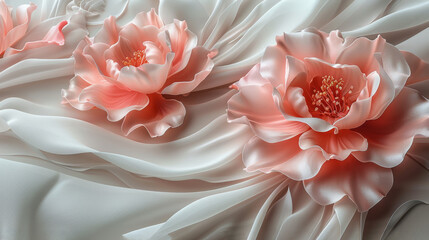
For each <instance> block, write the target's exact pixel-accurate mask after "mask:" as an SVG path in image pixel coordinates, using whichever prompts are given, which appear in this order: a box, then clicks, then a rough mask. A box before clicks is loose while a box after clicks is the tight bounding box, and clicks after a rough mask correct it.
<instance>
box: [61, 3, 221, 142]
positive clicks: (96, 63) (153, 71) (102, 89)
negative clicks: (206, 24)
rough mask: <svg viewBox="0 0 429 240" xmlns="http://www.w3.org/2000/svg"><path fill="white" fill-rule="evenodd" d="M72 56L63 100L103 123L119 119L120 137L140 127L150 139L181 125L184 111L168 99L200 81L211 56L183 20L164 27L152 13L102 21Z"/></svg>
mask: <svg viewBox="0 0 429 240" xmlns="http://www.w3.org/2000/svg"><path fill="white" fill-rule="evenodd" d="M73 55H74V58H75V74H76V75H75V77H74V78H73V79H72V80H71V82H70V86H69V89H68V90H63V97H64V99H65V102H68V103H70V104H71V105H72V106H73V107H75V108H77V109H79V110H89V109H91V108H93V107H97V108H100V109H103V110H105V111H106V112H107V114H108V116H107V118H108V120H109V121H113V122H115V121H119V120H121V119H123V122H122V130H123V132H124V133H125V134H129V133H130V132H132V131H133V130H135V129H136V128H138V127H142V126H143V127H145V128H146V129H147V131H148V132H149V134H150V136H151V137H156V136H160V135H163V134H164V133H165V131H166V130H167V129H168V128H170V127H178V126H180V125H181V124H182V122H183V119H184V117H185V112H186V111H185V107H184V106H183V104H182V103H181V102H179V101H177V100H175V99H172V98H171V97H172V96H174V95H182V94H188V93H190V92H191V91H192V90H194V88H195V87H197V86H198V84H200V83H201V82H202V81H203V80H204V79H205V77H206V76H207V75H208V74H209V73H210V71H211V69H212V68H213V62H212V60H211V58H212V57H213V55H214V53H213V52H210V51H208V50H207V49H204V48H202V47H199V46H197V37H196V36H195V35H194V34H193V33H192V32H190V31H189V30H188V28H187V25H186V22H185V21H178V20H175V21H174V22H173V23H171V24H167V25H164V24H163V22H162V20H161V19H160V18H159V17H158V15H156V13H155V11H154V10H152V11H150V12H149V13H139V14H138V15H137V16H136V17H135V19H134V20H133V21H132V22H131V23H129V24H127V25H125V26H123V27H119V26H117V24H116V21H115V18H113V17H110V18H108V19H107V20H106V21H105V22H104V26H103V28H102V29H101V31H100V32H99V33H97V35H96V36H95V37H94V39H86V40H84V41H82V42H81V43H80V45H79V46H78V48H77V49H76V50H75V52H74V53H73ZM167 96H169V97H167Z"/></svg>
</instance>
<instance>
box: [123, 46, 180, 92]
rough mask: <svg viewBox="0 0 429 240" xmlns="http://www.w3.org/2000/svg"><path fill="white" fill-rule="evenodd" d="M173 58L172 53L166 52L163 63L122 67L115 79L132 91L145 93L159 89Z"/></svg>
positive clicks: (163, 82)
mask: <svg viewBox="0 0 429 240" xmlns="http://www.w3.org/2000/svg"><path fill="white" fill-rule="evenodd" d="M173 58H174V53H168V54H167V56H166V60H165V63H164V64H151V63H146V64H143V65H141V66H140V67H134V66H128V67H123V68H122V69H121V72H120V73H119V76H118V79H117V80H118V82H119V83H120V84H122V85H124V86H126V87H127V88H129V89H130V90H133V91H137V92H141V93H145V94H149V93H155V92H158V91H161V88H162V86H163V85H164V84H165V81H166V80H167V76H168V71H169V69H170V66H171V62H172V61H173Z"/></svg>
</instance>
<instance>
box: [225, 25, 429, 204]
mask: <svg viewBox="0 0 429 240" xmlns="http://www.w3.org/2000/svg"><path fill="white" fill-rule="evenodd" d="M276 40H277V44H276V45H274V46H270V47H268V48H267V49H266V50H265V53H264V55H263V57H262V59H261V61H260V63H259V64H257V65H255V66H254V67H253V68H252V69H251V70H250V72H249V73H248V74H247V75H246V76H245V77H243V78H242V79H240V81H238V82H237V83H235V84H234V85H233V86H232V88H234V89H236V90H238V93H236V94H235V95H234V96H233V97H232V98H231V99H230V100H229V102H228V121H229V122H231V123H242V124H248V125H249V126H250V127H251V129H252V130H253V132H254V134H255V136H254V137H253V138H251V139H250V140H249V142H248V143H247V144H246V145H245V147H244V149H243V162H244V164H245V166H246V170H247V171H260V172H264V173H270V172H281V173H283V174H284V175H286V176H287V177H289V178H291V179H294V180H297V181H301V180H302V181H303V184H304V188H305V189H306V191H307V192H308V194H309V195H310V196H311V197H312V198H313V199H314V200H315V201H316V202H318V203H319V204H322V205H328V204H332V203H335V202H337V201H339V200H340V199H342V198H343V197H345V196H348V198H350V199H351V200H352V201H353V202H354V203H355V204H356V206H357V208H358V209H359V211H367V210H369V209H370V208H371V207H372V206H374V205H375V204H376V203H377V202H379V201H380V200H381V199H382V198H383V197H384V196H385V195H386V194H387V193H388V192H389V190H390V188H391V187H392V185H393V175H392V171H391V168H393V167H395V166H397V165H398V164H400V163H401V162H402V161H403V159H404V155H405V154H406V153H407V151H408V149H409V148H410V147H411V145H412V143H413V139H414V138H415V137H419V136H428V135H429V102H428V100H427V99H426V98H424V97H423V96H421V95H420V94H419V93H418V92H417V91H416V90H414V89H411V88H409V87H407V84H408V82H407V80H408V79H409V77H410V75H411V74H412V72H411V71H410V66H409V65H408V63H407V60H406V58H405V57H404V56H405V54H403V53H401V52H400V51H399V50H398V49H396V48H395V47H394V46H392V45H390V44H388V43H386V41H385V40H384V39H383V38H381V37H380V36H379V37H377V38H376V39H375V40H369V39H367V38H345V39H343V37H342V36H341V34H340V33H339V32H338V31H333V32H331V33H330V34H327V33H324V32H320V31H318V30H315V29H306V30H304V31H302V32H299V33H290V34H286V33H285V34H283V35H282V36H279V37H277V39H276ZM406 56H408V57H409V58H410V57H411V58H416V57H415V56H411V55H410V54H408V55H406ZM416 62H419V61H416ZM411 78H414V80H413V81H414V82H415V81H419V80H415V79H416V78H415V77H414V76H412V77H411ZM411 78H410V79H411ZM422 80H424V79H421V80H420V81H422Z"/></svg>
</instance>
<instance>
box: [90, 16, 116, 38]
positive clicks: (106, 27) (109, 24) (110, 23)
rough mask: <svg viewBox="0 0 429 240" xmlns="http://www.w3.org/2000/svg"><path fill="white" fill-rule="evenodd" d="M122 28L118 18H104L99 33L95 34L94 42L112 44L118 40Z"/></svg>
mask: <svg viewBox="0 0 429 240" xmlns="http://www.w3.org/2000/svg"><path fill="white" fill-rule="evenodd" d="M120 30H121V28H120V27H118V25H117V24H116V18H115V17H114V16H110V17H109V18H107V19H106V20H104V24H103V27H102V28H101V29H100V31H98V33H97V35H95V37H94V43H105V44H107V45H112V44H114V43H116V42H117V41H118V39H119V31H120Z"/></svg>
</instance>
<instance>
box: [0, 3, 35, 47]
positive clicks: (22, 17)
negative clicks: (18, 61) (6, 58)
mask: <svg viewBox="0 0 429 240" xmlns="http://www.w3.org/2000/svg"><path fill="white" fill-rule="evenodd" d="M1 8H3V9H4V12H6V14H9V15H10V14H11V13H10V12H9V11H8V10H6V9H5V8H7V6H6V4H5V3H4V2H3V1H2V6H1ZM36 8H37V6H36V5H34V4H33V3H30V4H29V5H20V6H18V7H17V9H16V11H15V16H14V18H15V19H14V20H12V18H11V17H10V16H6V19H7V20H6V22H5V24H6V26H8V27H7V28H10V26H11V24H15V26H14V27H13V28H12V29H10V30H9V31H8V32H5V36H4V38H3V39H2V42H1V45H0V54H2V53H3V52H4V51H5V50H6V49H7V48H8V47H10V46H12V45H13V44H14V43H16V42H17V41H18V40H19V39H21V38H22V37H23V36H24V34H25V33H26V32H27V29H28V25H29V23H30V19H31V14H32V13H33V11H34V10H36ZM5 30H7V29H3V31H5Z"/></svg>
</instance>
